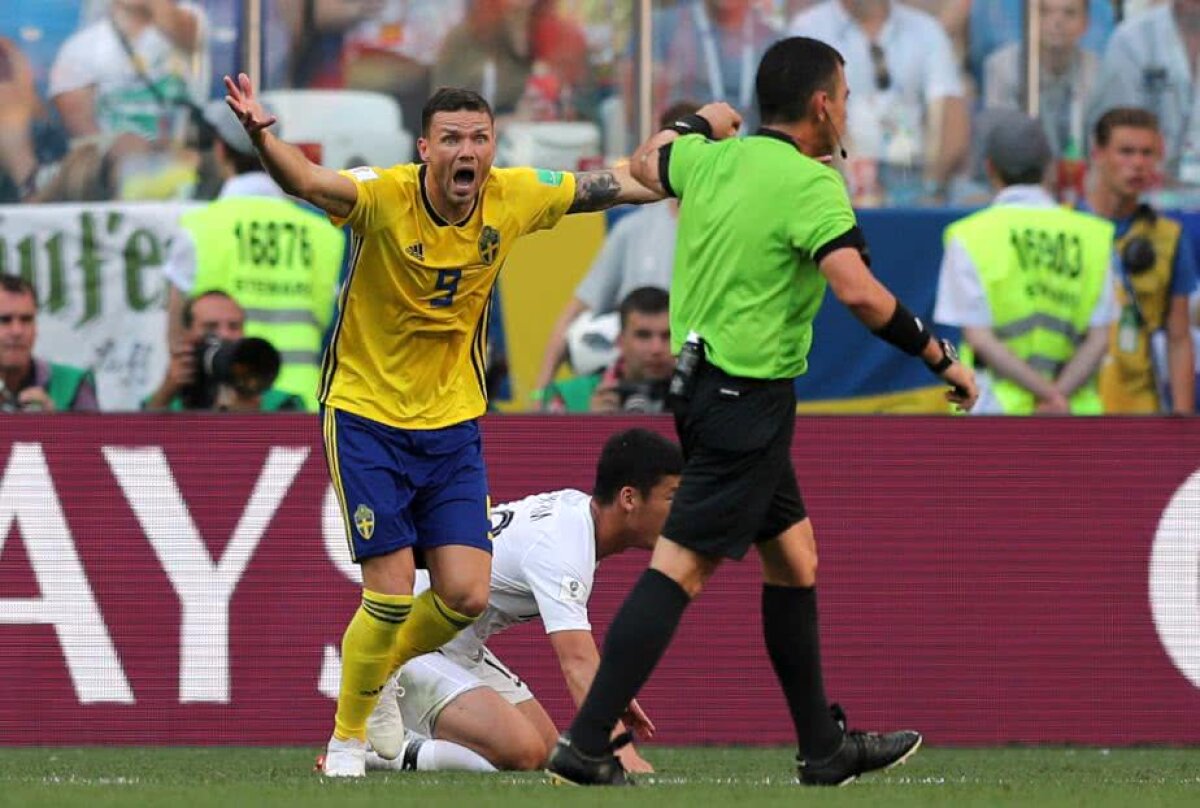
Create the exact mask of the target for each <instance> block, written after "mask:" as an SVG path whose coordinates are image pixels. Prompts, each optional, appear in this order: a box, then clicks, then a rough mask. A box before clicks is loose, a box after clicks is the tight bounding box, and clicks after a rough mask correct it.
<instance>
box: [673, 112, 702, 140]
mask: <svg viewBox="0 0 1200 808" xmlns="http://www.w3.org/2000/svg"><path fill="white" fill-rule="evenodd" d="M667 128H668V129H673V130H674V131H676V132H678V133H679V134H681V135H704V137H706V138H708V139H709V140H712V136H713V128H712V124H711V123H709V122H708V121H707V120H706V119H705V118H704V116H703V115H697V114H696V113H694V112H693V113H692V114H691V115H684V116H683V117H682V118H680V119H679V120H677V121H675V123H673V124H671V125H670V126H668V127H667Z"/></svg>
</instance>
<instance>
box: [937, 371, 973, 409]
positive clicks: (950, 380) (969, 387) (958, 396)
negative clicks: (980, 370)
mask: <svg viewBox="0 0 1200 808" xmlns="http://www.w3.org/2000/svg"><path fill="white" fill-rule="evenodd" d="M942 380H943V381H944V382H946V384H948V385H950V389H949V390H947V391H946V400H947V401H949V402H950V403H951V404H954V405H955V406H957V407H958V409H959V410H960V411H961V412H967V411H968V410H970V409H971V408H972V407H974V406H975V401H976V399H978V398H979V387H978V385H976V383H975V371H973V370H971V369H970V368H969V367H967V366H966V365H964V364H963V363H962V362H957V361H956V362H954V363H953V364H952V365H950V367H948V368H946V370H945V371H944V372H943V373H942Z"/></svg>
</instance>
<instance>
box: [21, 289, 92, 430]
mask: <svg viewBox="0 0 1200 808" xmlns="http://www.w3.org/2000/svg"><path fill="white" fill-rule="evenodd" d="M36 341H37V298H36V296H35V295H34V291H33V286H32V285H31V284H30V283H29V281H27V280H25V279H24V278H21V277H19V276H17V275H2V274H0V412H35V411H36V412H56V411H57V412H66V411H71V412H94V411H95V410H97V409H99V406H98V404H97V403H96V383H95V382H94V381H93V380H92V374H91V372H90V371H87V370H83V369H81V368H76V367H71V366H70V365H60V364H58V363H57V362H48V361H46V360H44V359H37V358H35V357H34V355H33V346H34V343H35V342H36Z"/></svg>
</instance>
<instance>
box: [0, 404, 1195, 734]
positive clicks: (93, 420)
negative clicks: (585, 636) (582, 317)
mask: <svg viewBox="0 0 1200 808" xmlns="http://www.w3.org/2000/svg"><path fill="white" fill-rule="evenodd" d="M638 423H641V424H645V425H648V426H650V427H651V428H654V429H658V430H661V431H663V432H666V433H669V430H670V421H669V419H666V418H657V419H647V420H643V421H636V420H633V419H624V418H573V419H572V418H558V417H549V416H547V417H521V416H494V417H491V418H489V419H487V420H486V421H485V432H484V436H485V451H486V455H487V459H488V463H489V475H490V480H491V486H492V491H493V497H494V500H495V501H504V500H509V499H513V498H517V497H519V496H522V495H524V494H526V493H530V492H534V491H541V490H549V489H553V488H559V487H567V486H573V487H580V488H585V489H586V488H588V487H589V486H590V483H591V478H592V466H593V461H594V458H595V456H596V453H597V451H598V449H599V447H600V445H601V444H602V442H603V440H604V439H605V438H606V437H607V436H608V435H609V434H611V433H612V432H613V431H615V430H617V429H620V428H624V427H628V426H630V425H633V424H638ZM319 435H320V433H319V428H318V423H317V420H316V419H315V418H312V417H307V416H277V417H233V416H229V417H220V416H218V417H198V416H177V417H170V416H95V417H85V416H59V417H49V416H21V417H15V416H14V417H10V418H7V419H5V420H4V422H3V430H2V431H0V474H2V476H0V744H313V745H314V746H318V745H320V743H321V742H322V741H323V740H324V739H325V738H326V737H327V735H328V732H329V730H330V726H331V720H332V712H333V700H332V697H333V694H334V693H335V692H336V687H337V680H338V671H339V667H338V665H339V662H338V647H339V642H340V638H341V633H342V630H343V628H344V626H345V624H346V622H347V619H348V618H349V616H350V615H351V614H352V613H353V611H354V609H355V607H356V604H357V601H358V597H359V595H358V586H357V584H356V583H355V580H354V579H355V572H356V570H355V568H354V566H353V565H352V564H351V563H350V562H349V559H348V553H347V551H346V546H345V537H344V534H343V532H342V527H341V524H340V522H339V519H338V514H337V506H336V501H335V498H334V496H333V493H332V491H331V489H330V486H329V483H328V479H327V477H326V471H325V465H324V460H323V455H322V452H321V448H320V442H319V440H320V439H319ZM793 456H794V460H795V465H796V468H797V471H798V474H799V477H800V480H801V487H802V489H803V491H804V497H805V500H806V503H807V506H808V509H809V512H810V514H811V516H812V518H813V520H814V524H815V526H816V535H817V538H818V543H819V547H820V554H821V569H820V587H819V593H820V610H821V615H822V634H823V643H824V646H823V654H824V662H825V672H826V686H827V690H828V692H829V694H830V696H831V697H832V698H833V699H835V700H838V701H840V702H841V703H842V704H843V705H844V706H845V708H846V709H847V711H848V713H849V715H850V718H851V722H852V723H853V724H854V725H855V726H864V727H900V726H912V727H916V728H919V729H921V730H923V731H924V732H925V733H926V735H927V738H928V739H929V741H930V742H932V743H936V744H956V745H976V744H996V743H1008V742H1029V743H1043V742H1046V743H1049V742H1074V743H1082V744H1104V745H1115V744H1137V743H1200V598H1198V597H1197V594H1198V591H1197V577H1198V569H1200V564H1198V561H1200V462H1198V458H1200V422H1198V421H1196V420H1190V419H1186V420H1185V419H1159V418H1151V419H1140V420H1139V419H1130V418H1110V419H1104V420H1095V419H1073V420H1065V419H1049V418H1047V419H1042V418H1029V419H1021V420H997V419H952V420H947V419H942V418H936V417H929V418H869V417H858V416H850V417H833V418H804V417H802V418H800V419H799V420H798V423H797V429H796V437H795V444H794V447H793ZM501 540H502V539H501ZM645 563H646V556H645V554H643V553H631V554H629V555H628V556H626V557H619V558H615V559H610V560H609V561H607V562H605V564H603V565H602V567H601V568H600V571H599V573H598V583H597V586H596V591H595V594H594V597H593V601H592V616H593V623H594V625H595V628H596V630H597V632H598V633H600V634H602V633H603V631H604V628H605V627H606V626H607V625H608V622H609V620H610V618H611V616H612V614H613V613H614V611H615V609H616V607H617V606H618V605H619V602H620V600H621V598H622V597H623V596H624V594H625V593H626V592H627V591H628V589H629V587H630V585H631V584H632V582H633V580H634V579H635V578H636V576H637V575H638V574H639V571H640V570H641V569H643V568H644V566H645ZM757 579H758V564H757V562H756V561H755V560H754V558H753V554H752V555H751V556H750V557H749V558H748V559H747V560H745V561H743V562H742V563H740V564H732V563H731V564H728V565H726V566H725V567H724V568H723V569H722V570H721V571H720V572H718V574H717V575H716V576H715V578H714V579H713V581H712V583H711V584H710V586H709V588H708V591H706V592H705V593H704V594H703V595H702V596H701V597H700V598H699V600H698V601H697V602H696V603H695V604H693V606H692V607H691V608H690V609H689V611H688V612H687V615H686V617H685V620H684V623H683V625H682V626H681V628H680V631H679V634H678V636H677V638H676V641H675V643H674V645H673V647H672V648H671V650H670V651H669V653H668V654H667V656H666V658H665V660H664V661H663V664H662V665H661V666H660V667H659V669H658V671H657V672H656V673H655V675H654V677H653V679H652V680H651V681H650V683H649V685H648V686H647V688H646V689H645V691H644V692H643V694H642V703H643V705H644V707H645V708H646V710H647V712H648V713H649V715H650V716H651V717H652V719H653V720H654V721H655V723H656V724H657V725H658V728H659V731H660V740H661V742H663V743H670V744H699V743H704V744H707V743H745V744H767V743H783V742H788V741H789V740H790V739H791V736H792V730H791V725H790V720H789V718H788V715H787V711H786V709H785V707H784V704H783V701H782V698H781V697H780V695H779V693H778V691H777V687H776V685H775V682H774V680H773V677H772V674H771V672H770V666H769V664H768V661H767V659H766V656H765V655H764V653H763V651H762V650H761V642H760V639H759V637H760V634H759V623H760V618H759V605H758V604H759V586H758V584H757ZM495 648H496V650H497V651H498V652H499V653H500V655H501V656H502V657H503V658H504V659H506V660H507V661H508V662H509V663H510V664H511V665H512V667H513V668H514V669H515V670H516V671H517V672H518V674H519V675H520V676H522V677H523V678H525V679H526V680H527V681H528V682H529V683H530V684H531V686H532V687H533V689H534V691H535V692H536V693H537V694H538V695H539V697H540V698H542V699H543V701H544V703H545V704H546V706H547V708H548V709H549V711H550V714H551V715H552V716H553V717H554V719H555V720H556V721H558V722H560V723H561V722H564V721H566V720H567V719H568V718H569V716H570V714H571V711H572V707H571V703H570V700H569V697H568V695H567V692H566V689H565V687H564V685H563V684H562V680H561V676H560V674H559V671H558V666H557V663H556V661H555V657H554V654H553V652H552V651H551V649H550V646H549V643H548V642H547V641H546V639H545V638H544V636H542V634H541V631H540V624H538V623H532V624H529V625H525V626H522V627H520V628H519V629H517V630H514V631H513V632H512V633H511V634H509V635H505V636H503V637H502V638H500V639H499V640H498V641H497V642H496V643H495Z"/></svg>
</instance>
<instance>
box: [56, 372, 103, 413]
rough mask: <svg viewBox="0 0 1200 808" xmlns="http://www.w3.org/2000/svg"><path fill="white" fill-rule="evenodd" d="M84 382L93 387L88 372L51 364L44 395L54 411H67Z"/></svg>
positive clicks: (93, 381)
mask: <svg viewBox="0 0 1200 808" xmlns="http://www.w3.org/2000/svg"><path fill="white" fill-rule="evenodd" d="M84 382H89V383H91V385H92V386H93V387H95V385H96V382H95V380H94V379H93V378H92V372H91V371H90V370H84V369H83V368H77V367H72V366H71V365H60V364H58V363H57V362H51V363H50V381H48V382H47V383H46V395H48V396H49V397H50V400H51V401H53V402H54V409H55V410H56V411H58V412H67V411H69V410H70V409H71V406H72V405H73V404H74V403H75V396H77V395H79V388H80V387H81V386H82V385H83V383H84Z"/></svg>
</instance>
